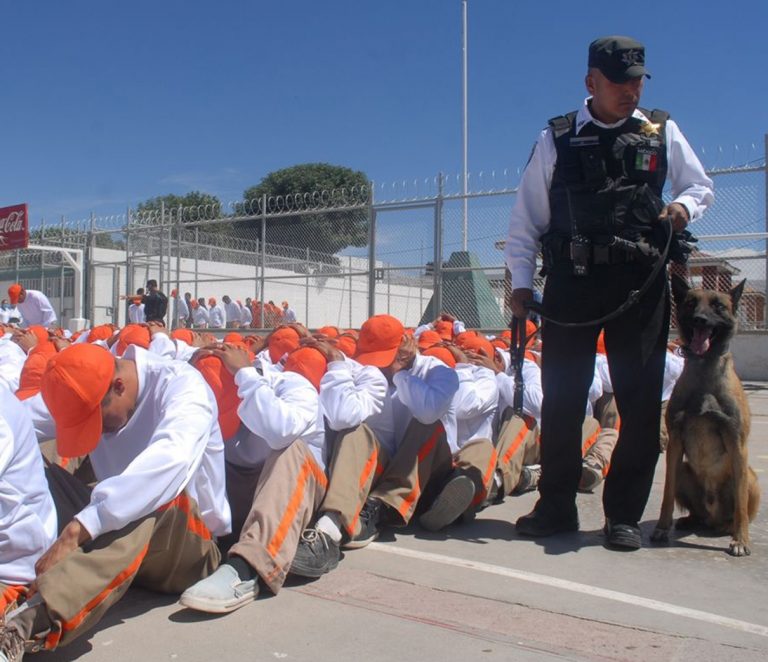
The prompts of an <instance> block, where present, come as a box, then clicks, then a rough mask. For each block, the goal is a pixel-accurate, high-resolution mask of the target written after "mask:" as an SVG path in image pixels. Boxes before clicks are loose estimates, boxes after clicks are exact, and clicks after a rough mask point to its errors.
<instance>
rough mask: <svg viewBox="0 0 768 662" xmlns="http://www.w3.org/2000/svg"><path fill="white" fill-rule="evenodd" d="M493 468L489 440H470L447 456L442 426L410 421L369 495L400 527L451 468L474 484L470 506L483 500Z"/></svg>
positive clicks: (492, 452)
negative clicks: (392, 516)
mask: <svg viewBox="0 0 768 662" xmlns="http://www.w3.org/2000/svg"><path fill="white" fill-rule="evenodd" d="M495 466H496V452H495V449H494V448H493V444H492V443H491V442H490V441H489V440H487V439H477V440H473V441H471V442H469V443H468V444H465V445H464V446H463V447H462V448H461V450H459V452H458V453H456V454H455V455H451V450H450V447H449V446H448V442H447V441H446V438H445V430H444V428H443V425H442V423H440V422H439V421H438V422H436V423H433V424H431V425H425V424H424V423H420V422H419V421H417V420H416V419H413V420H412V421H411V422H410V424H409V425H408V429H407V430H406V433H405V437H404V438H403V440H402V442H401V443H400V446H399V447H398V449H397V453H395V456H394V457H393V458H392V459H391V460H390V462H389V464H388V465H387V468H386V469H385V470H384V473H383V474H382V476H381V479H380V480H379V482H378V484H377V485H376V487H375V488H374V489H373V491H372V492H371V496H372V497H375V498H377V499H380V500H381V501H382V502H384V503H385V504H386V505H388V506H389V507H390V508H391V509H392V511H393V513H396V515H395V518H396V520H397V522H396V523H397V524H399V525H403V526H404V525H407V524H408V522H410V520H411V518H412V517H413V514H414V512H416V506H417V504H418V502H419V499H420V498H421V496H422V495H423V494H424V491H425V489H426V488H427V486H428V484H429V483H430V481H433V485H434V484H436V483H439V481H440V480H442V479H443V478H445V477H446V476H448V474H449V473H450V472H451V471H452V470H453V469H454V468H456V469H457V470H459V471H461V472H462V473H465V474H467V475H468V476H470V477H471V478H472V480H473V481H474V483H475V499H474V501H473V506H472V507H474V506H476V505H478V504H479V503H480V502H481V501H482V500H483V498H485V494H486V492H487V489H488V487H489V485H490V482H491V481H492V480H493V470H494V468H495Z"/></svg>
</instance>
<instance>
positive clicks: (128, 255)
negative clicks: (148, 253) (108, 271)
mask: <svg viewBox="0 0 768 662" xmlns="http://www.w3.org/2000/svg"><path fill="white" fill-rule="evenodd" d="M131 243H132V242H131V208H130V207H127V208H126V210H125V289H126V292H125V294H133V292H134V287H133V285H134V283H133V257H132V251H133V246H132V245H131ZM129 305H130V303H129V302H128V301H126V302H125V306H123V312H124V313H125V319H126V320H127V319H128V306H129ZM115 308H117V309H119V308H120V300H119V299H118V300H117V302H116V306H115ZM117 323H118V324H119V323H120V320H119V318H118V322H117Z"/></svg>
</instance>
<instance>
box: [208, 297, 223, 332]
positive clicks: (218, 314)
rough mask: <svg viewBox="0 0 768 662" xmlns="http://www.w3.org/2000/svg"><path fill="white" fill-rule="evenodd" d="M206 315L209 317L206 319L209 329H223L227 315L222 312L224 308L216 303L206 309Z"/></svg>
mask: <svg viewBox="0 0 768 662" xmlns="http://www.w3.org/2000/svg"><path fill="white" fill-rule="evenodd" d="M208 316H209V318H210V319H209V321H208V327H209V328H211V329H223V328H224V327H225V326H226V324H227V322H226V318H227V315H226V313H225V312H224V309H223V308H222V307H221V305H220V304H218V303H217V304H216V305H215V306H211V307H210V308H209V309H208Z"/></svg>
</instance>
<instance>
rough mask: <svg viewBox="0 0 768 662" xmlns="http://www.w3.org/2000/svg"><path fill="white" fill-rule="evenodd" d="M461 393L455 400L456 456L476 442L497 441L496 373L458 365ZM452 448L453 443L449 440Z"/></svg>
mask: <svg viewBox="0 0 768 662" xmlns="http://www.w3.org/2000/svg"><path fill="white" fill-rule="evenodd" d="M456 374H457V375H458V376H459V390H458V391H457V392H456V395H455V396H454V398H453V401H454V407H455V410H456V442H455V443H456V448H453V446H451V450H452V451H453V452H456V451H457V450H459V449H460V448H463V447H464V445H465V444H467V443H469V442H470V441H472V440H473V439H488V440H491V439H493V421H494V417H495V415H496V408H497V406H498V403H499V388H498V386H497V385H496V375H495V374H494V372H493V370H489V369H488V368H484V367H482V366H476V365H471V364H468V363H458V364H456ZM448 444H449V445H451V440H450V439H449V440H448Z"/></svg>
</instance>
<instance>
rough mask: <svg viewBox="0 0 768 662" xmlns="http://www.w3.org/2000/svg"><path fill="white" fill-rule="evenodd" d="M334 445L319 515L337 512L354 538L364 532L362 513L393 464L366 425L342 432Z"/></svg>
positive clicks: (334, 441) (337, 436)
mask: <svg viewBox="0 0 768 662" xmlns="http://www.w3.org/2000/svg"><path fill="white" fill-rule="evenodd" d="M332 443H333V455H332V457H331V462H330V465H329V467H328V473H329V474H330V480H329V484H328V490H327V491H326V494H325V499H323V503H322V505H321V506H320V509H319V512H320V513H326V512H331V511H332V512H335V513H336V514H337V515H338V517H339V520H340V521H341V524H342V526H343V527H344V529H345V531H346V532H347V534H348V535H349V537H350V538H353V537H354V536H355V535H357V533H358V532H359V531H360V522H359V517H360V511H361V510H362V508H363V505H364V504H365V500H366V499H367V498H368V494H369V493H370V491H371V488H372V487H373V485H374V483H375V482H376V480H377V479H378V478H379V477H380V476H381V475H382V474H383V472H384V469H385V467H386V466H387V464H388V463H389V456H388V455H387V452H386V450H385V449H384V447H383V446H382V445H381V444H380V443H379V441H378V440H377V439H376V436H375V435H374V434H373V431H372V430H371V429H370V428H369V427H368V426H367V425H365V424H364V423H363V424H362V425H359V426H358V427H356V428H353V429H351V430H343V431H341V432H338V433H337V434H336V437H335V439H334V440H333V442H332Z"/></svg>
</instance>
